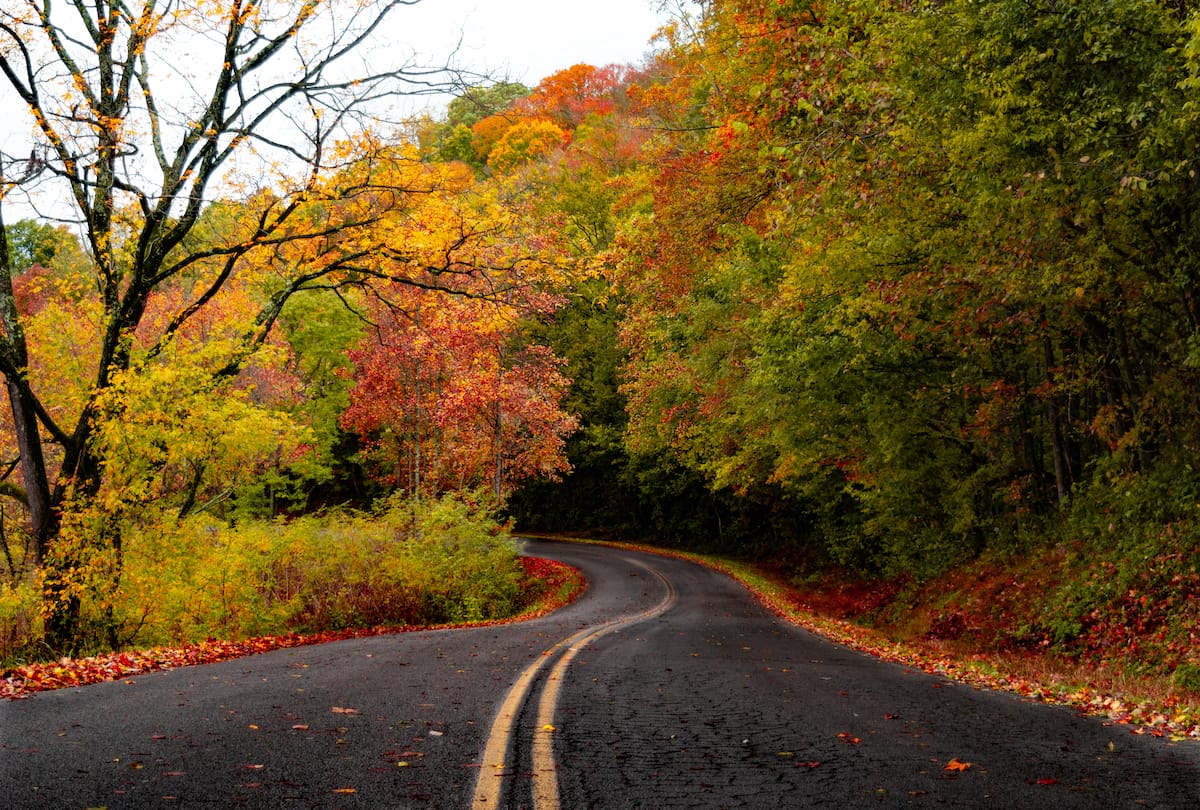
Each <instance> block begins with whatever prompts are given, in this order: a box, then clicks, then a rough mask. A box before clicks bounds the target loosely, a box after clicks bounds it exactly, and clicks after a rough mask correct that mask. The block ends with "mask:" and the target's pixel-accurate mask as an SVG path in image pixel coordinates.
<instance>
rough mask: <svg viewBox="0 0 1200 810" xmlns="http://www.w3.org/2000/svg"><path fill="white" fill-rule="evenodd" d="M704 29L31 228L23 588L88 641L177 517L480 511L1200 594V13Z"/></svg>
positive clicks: (985, 9) (704, 14)
mask: <svg viewBox="0 0 1200 810" xmlns="http://www.w3.org/2000/svg"><path fill="white" fill-rule="evenodd" d="M680 9H681V10H680V12H679V14H680V16H679V17H678V18H677V19H676V20H675V21H674V22H672V23H671V24H669V25H668V26H666V27H665V28H664V29H663V31H662V32H661V34H660V37H659V40H658V45H659V50H658V51H657V53H656V54H655V55H654V56H653V57H652V58H650V59H649V60H648V61H647V62H646V63H645V64H643V65H639V66H606V67H594V66H590V65H583V64H580V65H574V66H571V67H569V68H566V69H564V70H562V71H560V72H559V73H556V74H554V75H552V76H550V77H547V78H546V79H544V80H543V81H542V82H541V83H539V84H538V85H537V86H536V87H532V88H529V87H525V86H524V85H520V84H515V83H505V82H501V83H496V84H487V83H484V84H482V85H480V86H477V87H472V88H469V89H467V90H465V91H463V92H461V93H460V95H459V96H458V98H456V99H455V100H454V101H453V102H451V104H450V105H449V108H448V109H447V111H446V114H445V115H444V116H442V117H440V118H438V117H425V118H423V119H421V120H419V121H416V122H414V123H413V124H412V126H411V127H409V128H408V129H406V130H404V131H402V132H401V133H399V134H395V135H389V136H388V137H384V136H383V135H382V134H381V131H374V130H369V131H363V132H358V133H355V134H354V135H353V137H347V138H345V139H344V140H340V141H337V140H335V139H333V138H331V137H327V131H326V130H325V129H324V125H323V124H320V121H321V116H319V115H317V116H314V117H313V121H314V122H316V123H315V124H314V126H315V128H314V129H313V130H312V132H313V133H317V132H319V133H321V134H322V137H323V140H321V142H320V146H321V149H320V150H316V151H317V152H320V154H319V155H317V154H314V155H312V156H310V157H312V158H313V159H314V161H315V162H312V163H310V166H311V167H312V168H311V174H310V175H309V176H306V177H305V178H303V179H300V180H298V179H297V178H294V177H293V178H291V179H290V181H289V182H288V183H282V181H281V182H280V188H279V189H278V190H274V191H268V190H267V189H265V188H253V189H247V190H246V193H245V194H243V195H242V196H240V197H237V198H230V199H225V200H222V201H219V202H205V204H203V205H197V206H196V208H195V210H193V209H192V208H188V209H187V210H186V211H184V212H181V215H176V214H175V212H173V211H169V212H168V213H172V215H173V216H172V217H168V216H166V215H165V213H164V212H163V211H161V210H159V209H155V208H153V207H152V206H150V202H149V201H150V200H152V199H155V198H154V197H153V195H146V196H145V199H144V200H142V202H141V203H138V197H137V195H136V194H133V195H125V196H122V195H120V194H116V193H114V194H113V195H112V196H111V199H110V202H115V203H120V204H117V205H115V206H110V209H106V210H111V211H112V212H113V218H112V219H111V220H109V219H103V220H101V221H97V222H92V221H89V223H88V224H89V227H91V228H92V230H95V227H96V226H97V225H103V226H104V227H105V228H107V230H106V231H105V235H104V240H102V241H96V239H95V238H92V239H91V241H87V242H86V249H81V248H80V245H79V243H77V242H74V241H73V237H72V236H71V235H70V233H68V232H64V231H60V230H57V229H54V228H47V227H45V226H43V225H39V224H38V223H32V222H31V223H15V224H12V225H9V227H7V228H6V229H5V230H6V232H7V242H8V244H9V247H8V248H7V253H6V262H5V263H6V265H7V268H8V270H9V273H8V278H9V279H10V280H11V282H12V283H11V288H12V289H11V292H6V291H5V290H4V289H0V299H3V300H7V301H9V302H10V304H9V305H7V309H6V313H8V314H6V316H5V317H6V321H5V323H6V326H7V330H8V331H7V336H8V341H9V349H8V350H7V354H6V355H4V356H3V357H0V360H4V359H5V358H7V360H5V362H7V363H8V365H7V366H5V367H4V368H3V369H0V370H3V371H4V373H5V375H6V378H7V379H8V381H9V385H10V392H11V394H12V397H13V398H14V403H15V408H16V409H15V410H14V414H15V415H16V417H17V420H16V421H15V422H14V423H13V424H11V425H6V426H5V431H6V432H7V433H9V434H11V436H12V438H11V439H10V440H9V441H8V443H7V445H6V446H11V448H12V449H11V450H6V451H5V455H4V458H5V459H6V460H11V459H13V458H15V457H16V455H15V454H16V449H17V446H18V444H19V441H18V438H19V437H20V436H22V435H27V434H28V431H27V427H28V425H29V424H36V425H38V426H40V431H41V432H40V434H39V435H44V436H45V442H44V444H45V447H46V457H47V461H46V464H45V465H44V466H45V467H46V468H47V469H49V470H50V471H51V479H53V481H54V482H55V485H54V486H53V487H50V486H47V488H46V489H47V492H48V493H49V494H50V495H52V496H53V498H52V501H53V504H54V506H55V509H57V510H58V511H56V512H55V514H56V515H61V519H58V520H57V521H56V523H55V525H54V526H52V527H50V529H49V530H47V529H46V528H45V527H43V529H42V530H41V533H40V534H39V530H38V529H37V528H36V526H35V530H34V532H33V534H32V538H33V539H32V540H30V539H28V538H29V537H30V536H31V535H29V534H28V533H22V531H21V529H20V527H21V526H22V525H28V520H26V518H27V515H26V514H25V513H24V512H23V511H22V510H24V509H25V508H26V507H30V504H31V503H33V501H31V500H30V499H29V497H28V493H29V491H30V489H29V487H30V481H29V479H28V475H29V473H28V470H26V469H24V468H22V469H18V465H16V464H14V465H13V467H12V468H11V469H10V470H9V475H8V477H7V478H6V479H5V480H4V482H3V483H4V489H3V490H2V494H4V495H6V496H10V497H9V498H8V499H7V500H6V501H5V506H6V507H7V508H6V510H5V511H4V513H3V517H4V519H5V524H4V525H5V529H6V534H5V549H6V553H7V559H6V564H7V568H8V571H9V573H10V577H11V579H12V580H13V581H14V582H17V581H29V578H30V577H32V576H33V573H32V572H33V571H34V570H35V569H37V570H41V571H42V572H43V573H42V580H41V582H42V585H41V586H40V592H41V598H42V599H44V600H48V601H50V602H54V601H55V600H57V601H58V603H59V608H60V609H59V610H58V611H57V613H56V612H55V611H54V610H51V611H50V612H49V613H48V614H47V617H48V618H53V619H54V620H55V621H58V620H60V619H61V618H62V617H63V615H65V616H67V617H68V618H69V617H70V615H71V614H72V611H73V612H74V614H75V616H76V618H79V617H80V613H79V611H80V609H81V605H82V601H81V600H83V599H84V598H85V596H86V594H85V593H84V592H82V591H80V590H79V588H80V587H81V585H80V583H79V582H78V581H75V580H72V579H71V577H70V576H68V574H69V573H70V572H72V571H77V570H82V569H83V568H85V567H86V566H83V565H82V564H81V561H83V560H86V559H92V558H96V557H97V555H99V556H100V557H103V558H104V559H108V560H110V563H109V564H108V567H107V568H105V569H104V570H105V571H106V572H107V573H106V574H105V576H106V577H107V579H105V578H104V577H99V578H97V577H96V576H93V575H89V576H92V578H91V579H89V580H87V587H88V588H91V589H92V592H95V593H99V592H101V591H104V590H105V589H108V590H112V589H114V588H115V589H118V590H119V588H120V587H123V581H124V580H123V579H122V575H121V567H122V564H123V562H122V557H123V556H126V548H125V545H124V543H125V539H126V537H135V536H138V535H137V531H140V529H136V528H135V525H134V524H135V523H136V520H137V519H141V517H142V516H143V515H144V514H145V512H146V508H147V505H149V504H154V505H155V507H156V508H157V509H159V510H161V511H160V512H158V513H157V514H161V515H171V516H172V517H173V518H174V519H175V520H176V521H178V522H179V525H189V524H188V521H191V520H202V519H213V518H214V517H215V518H216V519H219V520H223V521H226V522H232V521H236V520H244V519H245V518H247V517H249V516H254V515H278V514H280V513H290V514H299V513H302V512H304V511H305V509H306V508H307V507H310V506H316V505H323V504H327V503H330V502H337V501H342V500H347V499H353V498H357V499H359V500H360V502H367V501H369V500H370V499H371V498H373V497H377V496H380V495H386V494H388V493H389V492H390V491H392V490H396V489H399V490H403V491H405V492H407V493H409V494H410V495H420V496H431V495H433V496H437V495H440V494H442V493H445V492H447V491H453V490H475V489H476V488H479V487H483V488H486V489H488V490H490V492H491V497H492V498H493V499H494V503H496V504H501V503H503V504H504V506H505V508H506V509H507V510H508V513H509V514H510V515H512V516H514V517H515V518H516V519H517V520H518V522H519V523H520V525H522V526H524V527H527V528H550V529H566V528H570V529H575V530H578V529H581V528H588V529H593V530H609V531H617V530H619V531H625V532H636V533H639V534H641V535H644V536H652V537H654V538H656V539H657V540H659V541H661V542H665V543H670V544H676V545H689V546H692V547H698V548H706V549H718V550H722V551H726V552H733V553H744V554H755V555H770V556H771V557H772V558H773V559H775V560H777V561H786V562H787V563H788V564H789V565H790V564H793V563H794V564H796V565H801V564H812V563H818V564H829V563H832V564H836V565H839V566H843V567H845V568H847V569H852V570H854V571H857V572H860V573H866V574H871V575H879V574H884V575H891V574H904V575H909V576H913V577H915V578H916V579H917V580H920V579H923V578H926V577H929V576H932V575H934V574H936V573H938V572H941V571H944V570H945V569H946V568H947V567H949V566H952V565H954V564H956V563H961V562H963V561H965V560H971V559H976V558H978V557H980V556H981V555H982V556H987V555H1004V554H1014V553H1020V554H1032V553H1033V550H1034V549H1037V548H1045V547H1053V546H1055V545H1056V544H1067V545H1068V546H1069V547H1070V548H1072V549H1079V548H1083V549H1087V548H1092V549H1094V550H1096V551H1097V552H1098V553H1097V554H1095V555H1093V558H1094V559H1103V560H1105V561H1106V562H1107V563H1108V564H1110V565H1114V566H1116V568H1117V569H1118V570H1122V571H1124V570H1126V568H1127V566H1122V565H1121V564H1119V561H1120V560H1122V559H1132V555H1139V558H1141V559H1168V560H1170V561H1171V566H1170V568H1169V570H1170V572H1171V575H1172V576H1175V575H1179V576H1183V577H1185V578H1186V577H1187V576H1189V573H1188V572H1194V571H1195V570H1196V567H1197V565H1198V564H1200V546H1198V540H1197V538H1198V537H1200V529H1198V528H1197V524H1196V518H1197V515H1196V511H1197V509H1198V508H1200V507H1198V504H1200V500H1198V499H1197V495H1198V494H1200V476H1198V474H1197V470H1196V469H1195V465H1194V463H1193V461H1192V458H1193V457H1194V456H1195V454H1196V451H1197V450H1198V449H1200V409H1198V408H1197V406H1196V402H1195V393H1194V392H1195V391H1196V389H1197V386H1198V384H1200V378H1198V377H1197V368H1200V298H1198V296H1200V288H1198V285H1200V244H1197V238H1198V234H1200V228H1198V223H1197V222H1196V216H1197V213H1196V212H1197V211H1198V210H1200V179H1198V178H1197V176H1196V166H1195V160H1196V157H1195V156H1196V152H1197V147H1198V145H1200V144H1198V143H1197V139H1198V138H1200V127H1197V123H1198V122H1197V120H1196V119H1197V116H1198V115H1200V108H1198V107H1197V105H1196V103H1195V101H1194V95H1195V91H1196V89H1197V87H1200V10H1198V9H1195V8H1193V7H1192V4H1190V3H1178V2H1171V3H1165V2H1160V1H1159V0H1103V1H1101V0H1095V1H1094V2H1087V3H1075V4H1064V3H1060V2H1050V1H1049V0H1037V1H1035V2H1032V3H1031V2H1026V1H1025V0H1022V2H1016V0H986V2H973V1H972V2H968V0H937V2H933V0H929V2H926V1H925V0H919V1H917V2H901V0H864V1H863V2H854V3H835V2H815V3H814V2H803V3H801V2H793V1H792V0H780V2H770V3H767V2H762V0H708V1H707V2H704V3H699V4H680ZM683 9H691V11H685V10H683ZM13 36H15V34H14V35H13ZM101 113H103V114H104V115H110V113H108V112H104V111H103V110H101V111H100V113H97V116H96V122H97V126H100V127H101V129H102V128H103V126H107V125H109V124H111V123H112V122H111V121H110V120H109V119H108V118H103V117H102V115H101ZM123 131H124V130H122V132H123ZM234 131H236V128H235V130H234ZM230 137H233V141H236V140H237V139H236V137H234V136H232V135H231V136H230ZM233 141H229V142H228V143H227V145H228V146H229V148H233ZM222 143H226V142H224V141H222ZM60 151H61V150H60ZM201 151H202V150H201ZM56 154H58V153H54V152H53V151H52V152H51V153H48V154H47V160H49V161H53V160H54V159H58V158H56V157H55V155H56ZM222 154H224V153H222ZM330 156H333V159H329V158H330ZM60 162H61V159H60ZM119 163H120V162H119V161H115V162H114V163H113V166H114V167H116V166H118V165H119ZM62 165H63V166H66V164H65V163H63V164H62ZM196 165H197V166H199V165H201V164H196ZM68 168H69V167H68ZM318 168H319V169H320V170H319V171H318ZM114 170H115V169H114ZM71 171H74V170H73V169H72V170H71ZM68 173H69V172H68ZM168 174H169V173H168ZM9 180H10V181H12V178H9ZM6 188H9V187H6ZM12 188H19V184H16V185H13V186H12ZM285 189H287V190H286V191H285ZM6 193H7V192H6ZM89 194H90V192H89ZM201 196H203V195H201ZM83 202H84V203H86V205H85V206H84V207H85V209H86V210H85V211H84V213H85V214H90V215H96V209H95V206H94V205H92V200H91V197H89V198H88V199H86V200H84V201H83ZM175 216H180V218H173V217H175ZM85 219H86V217H85ZM179 223H182V224H186V226H187V227H186V228H182V229H181V227H180V224H179ZM92 236H93V237H94V234H93V235H92ZM163 239H166V240H167V242H169V244H168V245H167V247H166V248H165V249H162V250H160V249H159V248H158V246H159V245H160V244H163V243H162V240H163ZM156 251H157V252H156ZM151 259H153V261H150V260H151ZM147 262H150V263H149V264H147ZM26 264H27V265H31V266H29V267H26V266H21V265H26ZM125 268H129V269H130V270H129V271H130V272H133V273H134V275H133V276H129V275H122V273H123V272H125ZM139 273H140V274H141V275H138V274H139ZM131 278H132V279H135V281H130V280H129V279H131ZM136 279H140V281H137V280H136ZM130 284H135V285H136V284H142V285H143V287H142V288H140V292H139V294H138V295H137V296H134V299H136V300H133V301H128V300H127V302H126V303H125V304H122V300H126V299H122V297H121V296H122V294H124V293H123V292H122V291H128V290H129V289H131V288H130V286H129V285H130ZM106 285H107V286H106ZM97 289H98V290H100V291H101V292H102V293H103V294H101V295H100V296H98V297H97V296H96V295H95V293H94V291H95V290H97ZM6 296H7V297H6ZM135 304H136V306H135ZM131 313H135V314H136V316H137V317H135V318H131ZM68 324H69V325H68ZM18 327H19V328H18ZM26 380H28V381H29V382H28V385H26V383H25V382H24V381H26ZM64 425H78V426H79V427H77V428H75V429H74V430H71V429H67V428H66V427H64ZM22 431H25V432H24V433H23V432H22ZM26 460H27V458H26V457H25V456H22V458H21V461H22V462H24V461H26ZM79 470H84V471H86V472H87V475H86V476H79V475H76V474H75V473H76V471H79ZM55 475H57V478H54V476H55ZM558 476H562V481H561V482H558V483H556V477H558ZM22 497H24V498H25V505H24V506H20V505H19V504H20V503H21V499H22ZM30 508H31V507H30ZM35 524H36V520H35ZM172 531H173V529H172ZM168 535H169V532H168ZM1101 552H1102V553H1101ZM1080 554H1081V558H1085V559H1086V558H1088V554H1087V552H1086V551H1085V552H1080ZM1114 560H1116V562H1114ZM126 562H127V561H126ZM1164 570H1166V569H1164ZM1164 576H1166V574H1164ZM23 577H24V578H26V579H25V580H22V578H23ZM1131 589H1132V585H1131V586H1130V588H1127V589H1126V590H1131ZM1102 590H1103V589H1102V588H1097V589H1093V590H1092V591H1087V590H1086V589H1084V591H1086V592H1083V591H1081V592H1080V594H1079V598H1078V599H1077V600H1076V599H1075V598H1074V597H1071V596H1063V597H1062V602H1063V604H1067V603H1069V604H1070V609H1069V610H1068V611H1067V614H1068V615H1069V616H1070V617H1072V618H1065V619H1063V620H1062V622H1061V623H1060V624H1059V625H1056V626H1054V627H1050V628H1045V632H1046V633H1047V634H1048V635H1049V636H1053V637H1055V638H1056V639H1062V640H1064V641H1069V640H1070V639H1068V637H1069V636H1070V637H1075V638H1080V637H1084V636H1086V634H1087V633H1088V632H1089V630H1088V622H1087V621H1086V616H1087V615H1088V610H1089V606H1094V605H1095V604H1096V603H1097V602H1098V601H1102V600H1103V599H1106V598H1109V597H1112V598H1117V597H1118V596H1120V595H1119V594H1116V593H1115V592H1114V593H1113V594H1108V596H1105V594H1103V593H1101V591H1102ZM6 598H8V597H6ZM87 598H90V597H87ZM1055 598H1057V597H1055ZM10 601H12V600H11V599H10ZM118 601H119V600H117V601H112V605H111V607H112V611H111V616H110V618H109V619H107V621H108V622H109V625H110V628H111V630H112V633H113V634H115V635H119V632H118V631H119V630H120V628H121V627H123V626H124V625H123V624H122V623H121V622H122V621H124V620H121V619H120V618H119V617H120V615H121V610H122V609H123V608H122V606H121V605H119V604H118ZM5 604H7V603H5ZM101 623H103V622H101ZM56 626H57V625H56ZM114 637H115V636H114Z"/></svg>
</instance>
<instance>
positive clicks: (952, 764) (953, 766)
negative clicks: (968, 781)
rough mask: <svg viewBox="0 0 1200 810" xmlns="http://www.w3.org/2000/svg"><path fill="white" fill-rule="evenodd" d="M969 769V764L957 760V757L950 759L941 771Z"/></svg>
mask: <svg viewBox="0 0 1200 810" xmlns="http://www.w3.org/2000/svg"><path fill="white" fill-rule="evenodd" d="M970 769H971V763H970V762H963V761H961V760H960V759H958V757H955V758H954V759H951V760H950V761H949V762H947V763H946V765H945V767H943V768H942V770H943V771H967V770H970Z"/></svg>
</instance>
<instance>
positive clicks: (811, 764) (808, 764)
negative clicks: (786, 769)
mask: <svg viewBox="0 0 1200 810" xmlns="http://www.w3.org/2000/svg"><path fill="white" fill-rule="evenodd" d="M820 765H821V763H820V762H797V763H796V767H797V768H817V767H820Z"/></svg>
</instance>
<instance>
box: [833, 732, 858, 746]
mask: <svg viewBox="0 0 1200 810" xmlns="http://www.w3.org/2000/svg"><path fill="white" fill-rule="evenodd" d="M838 739H839V740H841V741H842V742H844V743H850V744H851V745H858V744H859V743H861V742H862V739H860V738H859V737H855V736H854V735H852V734H847V733H845V732H842V733H841V734H839V735H838Z"/></svg>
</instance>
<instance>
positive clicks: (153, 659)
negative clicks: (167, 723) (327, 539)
mask: <svg viewBox="0 0 1200 810" xmlns="http://www.w3.org/2000/svg"><path fill="white" fill-rule="evenodd" d="M521 563H522V565H523V566H524V568H525V577H524V580H525V589H526V591H527V593H528V594H529V595H530V604H529V607H528V608H526V610H525V611H523V612H522V613H521V614H519V615H518V616H515V617H513V618H511V619H506V620H496V621H489V622H473V623H469V624H453V625H449V624H443V625H437V626H425V625H420V626H414V625H405V626H397V627H372V628H366V629H349V630H338V631H330V632H324V633H310V634H301V633H289V634H286V635H279V636H261V637H259V638H252V639H246V640H244V641H221V640H218V639H212V638H210V639H208V640H206V641H202V642H199V643H197V644H189V645H187V646H184V647H169V648H168V647H156V648H154V649H149V650H141V651H138V652H116V653H109V654H107V655H96V656H91V657H88V658H63V659H61V660H59V661H57V662H54V663H33V664H23V665H21V666H17V667H13V668H11V669H7V670H4V671H3V672H0V698H9V699H15V698H20V697H24V696H26V695H29V694H32V693H34V692H44V691H46V690H50V689H63V688H65V687H69V686H85V685H87V684H94V683H102V682H104V681H116V680H121V679H123V678H131V677H133V676H136V675H142V674H145V673H147V672H156V671H159V670H164V669H174V668H176V667H187V666H193V665H195V664H214V663H217V662H218V661H228V660H230V659H233V658H241V657H243V656H247V655H254V654H255V653H262V652H268V651H270V650H280V649H286V648H289V647H300V646H304V645H307V644H323V643H325V642H329V641H340V640H342V639H348V638H363V637H367V636H378V635H384V634H391V633H406V632H413V631H416V630H432V629H445V628H450V627H468V626H478V625H481V624H488V625H494V624H504V623H506V622H512V621H518V620H524V619H530V618H534V617H536V616H541V615H544V614H546V613H549V612H550V611H552V610H555V609H557V608H559V607H562V606H563V605H565V604H567V603H568V602H570V601H571V600H572V599H574V598H575V597H576V596H578V595H579V593H580V592H581V591H582V588H583V576H582V574H580V573H579V572H578V571H577V570H576V569H574V568H572V567H570V566H568V565H564V564H563V563H560V562H556V561H554V560H546V559H542V558H538V557H522V558H521Z"/></svg>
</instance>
